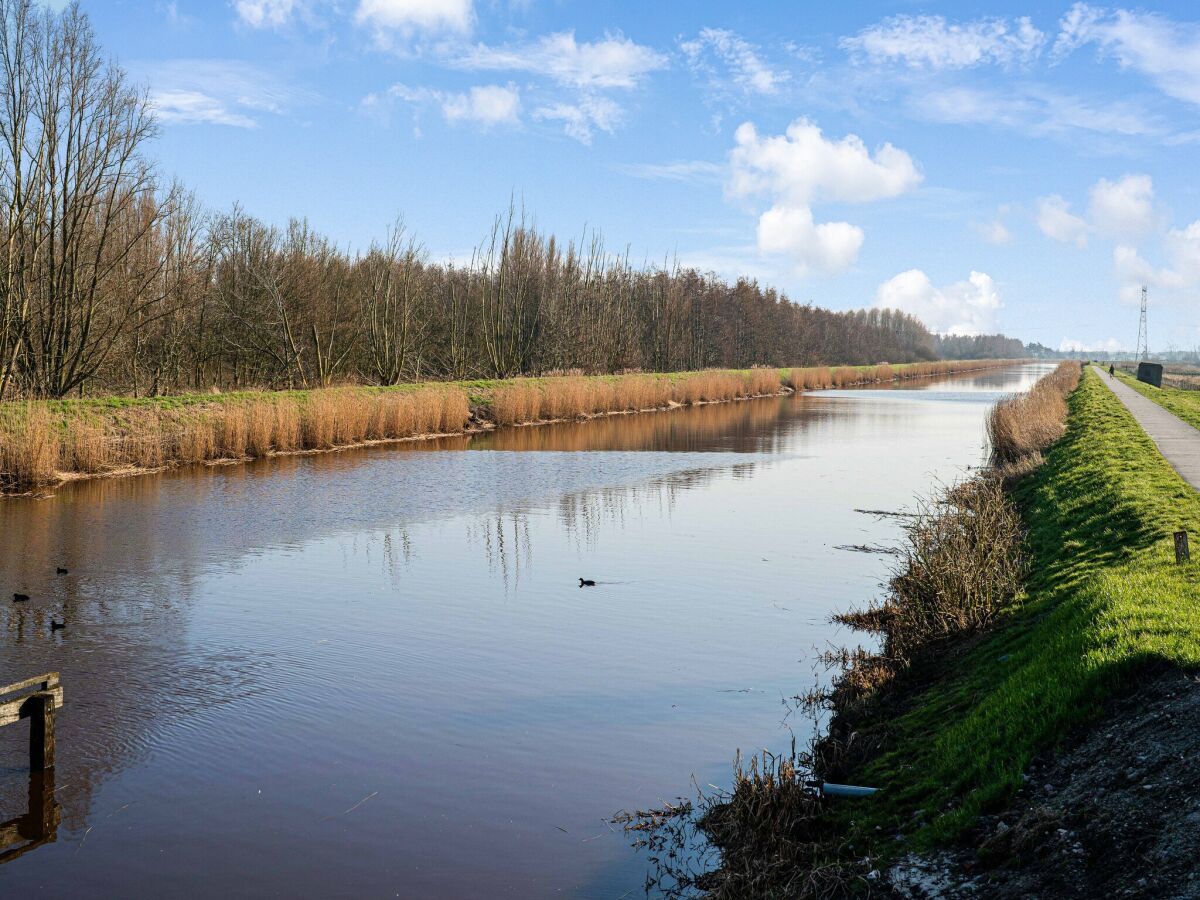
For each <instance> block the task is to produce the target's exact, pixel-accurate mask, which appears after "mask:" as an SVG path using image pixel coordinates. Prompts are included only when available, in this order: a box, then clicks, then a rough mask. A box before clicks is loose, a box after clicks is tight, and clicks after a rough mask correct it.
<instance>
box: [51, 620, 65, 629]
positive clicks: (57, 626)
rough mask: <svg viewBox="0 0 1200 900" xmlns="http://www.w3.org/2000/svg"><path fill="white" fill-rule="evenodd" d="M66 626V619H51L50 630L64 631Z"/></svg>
mask: <svg viewBox="0 0 1200 900" xmlns="http://www.w3.org/2000/svg"><path fill="white" fill-rule="evenodd" d="M66 627H67V623H66V621H62V622H55V621H54V620H53V619H51V620H50V630H51V631H62V630H63V629H64V628H66Z"/></svg>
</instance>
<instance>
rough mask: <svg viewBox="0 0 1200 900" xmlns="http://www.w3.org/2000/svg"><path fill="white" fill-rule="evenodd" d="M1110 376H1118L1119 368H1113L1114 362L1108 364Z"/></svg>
mask: <svg viewBox="0 0 1200 900" xmlns="http://www.w3.org/2000/svg"><path fill="white" fill-rule="evenodd" d="M1108 377H1109V378H1116V377H1117V370H1116V369H1114V368H1113V364H1112V363H1109V364H1108Z"/></svg>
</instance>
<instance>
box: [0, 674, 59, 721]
mask: <svg viewBox="0 0 1200 900" xmlns="http://www.w3.org/2000/svg"><path fill="white" fill-rule="evenodd" d="M41 693H45V694H50V695H51V696H53V698H54V708H55V709H60V708H61V707H62V705H63V689H62V685H61V684H60V685H57V686H55V687H52V688H50V690H48V691H42V692H41ZM33 696H37V694H34V695H33ZM31 699H32V698H31V697H17V698H16V699H14V700H6V701H4V702H3V703H0V725H12V724H13V723H15V722H19V721H20V720H21V719H28V718H29V716H30V714H31V712H32V707H31V706H29V701H30V700H31Z"/></svg>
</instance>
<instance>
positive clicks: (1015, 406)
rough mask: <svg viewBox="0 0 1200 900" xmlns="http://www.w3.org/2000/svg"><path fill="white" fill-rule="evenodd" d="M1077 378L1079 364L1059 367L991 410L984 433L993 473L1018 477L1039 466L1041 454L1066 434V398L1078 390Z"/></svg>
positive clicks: (1079, 370)
mask: <svg viewBox="0 0 1200 900" xmlns="http://www.w3.org/2000/svg"><path fill="white" fill-rule="evenodd" d="M1081 374H1082V368H1081V366H1080V364H1079V363H1077V362H1064V363H1061V364H1060V365H1059V366H1058V368H1056V369H1055V370H1054V371H1053V372H1051V373H1050V374H1049V375H1047V376H1045V377H1044V378H1041V379H1039V380H1038V382H1037V384H1035V385H1034V386H1033V388H1032V389H1031V390H1030V391H1028V392H1027V393H1025V394H1018V395H1016V396H1013V397H1009V398H1007V399H1005V400H1001V401H1000V402H999V403H997V404H996V405H995V406H994V407H993V408H992V412H991V414H990V415H989V416H988V422H987V429H988V439H989V441H990V442H991V445H992V462H993V464H994V465H995V467H996V468H997V470H999V471H1000V472H1001V473H1002V474H1004V475H1019V474H1023V473H1024V472H1027V471H1029V469H1031V468H1033V467H1036V466H1037V465H1038V464H1039V463H1040V462H1041V459H1042V451H1044V450H1045V449H1046V448H1047V447H1049V446H1050V445H1051V444H1053V443H1054V442H1055V441H1057V440H1058V439H1059V438H1060V437H1062V436H1063V433H1064V432H1065V431H1066V427H1067V426H1066V421H1067V397H1068V396H1069V395H1070V393H1071V392H1072V391H1073V390H1075V388H1076V387H1078V386H1079V379H1080V376H1081Z"/></svg>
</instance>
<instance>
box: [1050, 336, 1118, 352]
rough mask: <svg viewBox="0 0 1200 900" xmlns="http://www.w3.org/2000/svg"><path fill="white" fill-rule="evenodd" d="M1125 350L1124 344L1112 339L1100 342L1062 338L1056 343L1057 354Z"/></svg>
mask: <svg viewBox="0 0 1200 900" xmlns="http://www.w3.org/2000/svg"><path fill="white" fill-rule="evenodd" d="M1125 349H1127V348H1126V347H1125V344H1123V343H1122V342H1121V341H1119V340H1117V339H1116V338H1114V337H1110V338H1106V339H1104V340H1102V341H1079V340H1075V339H1074V338H1063V339H1062V340H1061V341H1059V342H1058V352H1059V353H1119V352H1121V351H1122V350H1125Z"/></svg>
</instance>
